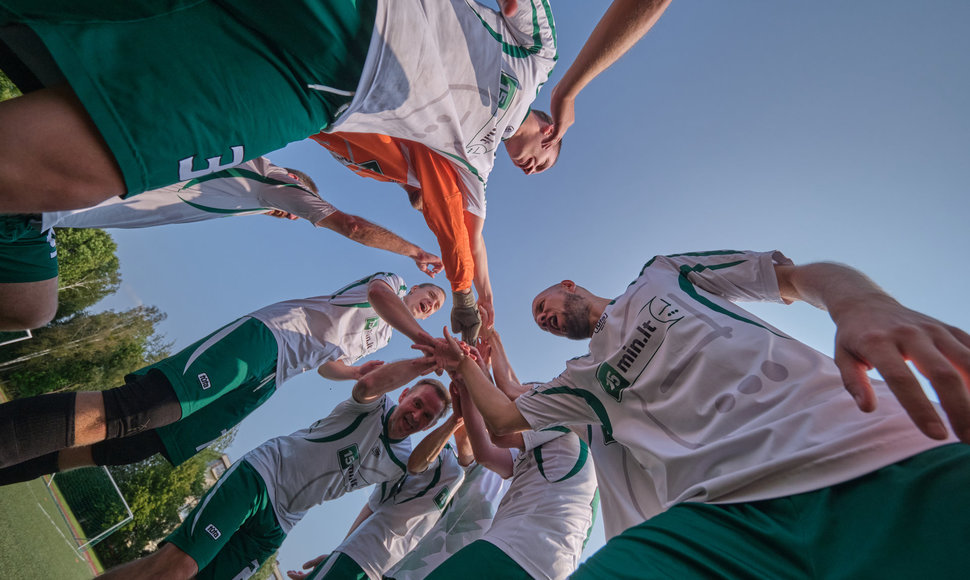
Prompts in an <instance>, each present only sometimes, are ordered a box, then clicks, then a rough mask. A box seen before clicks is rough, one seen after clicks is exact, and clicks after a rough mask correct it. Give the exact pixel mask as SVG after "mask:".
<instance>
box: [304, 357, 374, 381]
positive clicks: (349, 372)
mask: <svg viewBox="0 0 970 580" xmlns="http://www.w3.org/2000/svg"><path fill="white" fill-rule="evenodd" d="M382 364H384V361H382V360H369V361H367V362H365V363H363V364H361V365H356V366H354V365H349V364H347V363H345V362H344V361H342V360H332V361H328V362H325V363H323V364H322V365H320V367H319V368H318V369H317V373H318V374H319V375H320V376H321V377H323V378H325V379H330V380H331V381H350V380H354V381H356V380H357V379H359V378H361V377H362V376H364V375H366V374H367V373H369V372H371V371H372V370H374V369H376V368H377V367H379V366H381V365H382Z"/></svg>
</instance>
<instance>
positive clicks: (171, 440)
mask: <svg viewBox="0 0 970 580" xmlns="http://www.w3.org/2000/svg"><path fill="white" fill-rule="evenodd" d="M278 349H279V346H278V344H277V342H276V337H274V336H273V333H272V332H270V330H269V329H268V328H267V327H266V325H265V324H263V323H262V322H260V321H258V320H256V319H255V318H250V317H248V316H247V317H243V318H240V319H239V320H236V321H235V322H233V323H231V324H229V325H227V326H224V327H223V328H220V329H219V330H217V331H215V332H213V333H212V334H210V335H209V336H207V337H205V338H203V339H201V340H199V341H197V342H195V343H193V344H191V345H189V347H188V348H185V349H183V350H181V351H179V352H178V353H176V354H175V355H173V356H170V357H168V358H167V359H165V360H162V361H159V362H157V363H155V364H153V365H150V366H147V367H145V368H142V369H139V370H137V371H135V372H134V373H132V374H136V375H143V374H146V373H148V371H149V370H151V369H158V370H159V371H161V372H162V373H163V374H164V375H165V377H166V378H167V379H168V380H169V382H170V383H171V384H172V389H173V390H174V391H175V396H176V397H177V398H178V400H179V404H180V405H181V407H182V418H181V419H180V420H178V421H176V422H175V423H172V424H171V425H166V426H164V427H159V428H158V429H157V432H158V435H159V437H160V438H161V440H162V443H163V445H164V447H165V452H164V455H165V456H166V458H167V459H168V460H169V461H171V462H172V464H174V465H179V464H180V463H182V462H184V461H185V460H186V459H188V458H189V457H192V456H193V455H195V454H196V453H197V452H198V451H199V450H201V449H202V448H204V447H207V446H208V445H209V444H210V443H212V441H214V440H215V439H217V438H218V437H219V436H220V435H222V434H223V433H225V432H226V431H228V430H229V429H231V428H232V427H233V426H234V425H236V424H238V423H239V422H240V421H242V420H243V419H244V418H245V417H246V416H247V415H249V414H250V413H252V412H253V411H254V410H255V409H256V407H259V406H260V405H262V404H263V403H264V402H265V401H266V400H267V399H268V398H269V397H270V396H272V394H273V393H274V392H275V391H276V360H277V354H278Z"/></svg>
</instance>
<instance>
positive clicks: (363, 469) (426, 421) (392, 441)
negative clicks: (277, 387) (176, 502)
mask: <svg viewBox="0 0 970 580" xmlns="http://www.w3.org/2000/svg"><path fill="white" fill-rule="evenodd" d="M433 370H435V362H434V359H433V358H431V357H419V358H415V359H405V360H400V361H395V362H393V363H389V364H386V365H383V366H380V367H378V368H376V369H374V370H373V371H371V372H370V373H368V374H366V375H364V376H363V377H362V378H361V379H360V380H358V381H357V382H356V383H355V384H354V388H353V394H352V396H351V397H350V398H349V399H347V400H346V401H344V402H342V403H340V404H339V405H337V406H336V407H335V408H334V410H333V411H332V412H331V413H330V414H329V415H328V416H327V417H325V418H323V419H321V420H319V421H317V422H316V423H314V424H313V425H311V426H310V427H308V428H307V429H303V430H300V431H297V432H295V433H293V434H291V435H287V436H284V437H277V438H275V439H270V440H269V441H267V442H266V443H263V444H262V445H260V446H259V447H257V448H256V449H253V450H252V451H250V452H249V453H247V454H246V455H244V456H243V458H242V459H241V460H240V461H238V462H236V464H235V465H234V466H233V467H231V468H230V469H229V470H227V471H226V472H225V473H224V474H223V475H222V477H221V478H219V481H218V482H216V484H215V485H214V486H213V487H212V489H210V490H209V491H208V492H207V493H206V495H205V496H204V497H203V498H202V499H201V501H199V504H198V505H197V506H196V507H195V509H194V510H192V513H190V514H189V515H188V517H187V518H186V519H185V521H184V522H183V523H182V525H181V526H180V527H179V529H177V530H176V531H175V532H174V533H172V534H171V535H170V536H169V537H168V538H167V539H166V543H165V544H164V545H163V546H162V547H161V548H160V549H159V550H158V551H157V552H155V553H154V554H152V555H150V556H148V557H146V558H142V559H140V560H136V561H134V562H130V563H128V564H125V565H122V566H120V567H118V568H115V569H113V570H111V571H109V572H108V573H107V574H105V575H104V576H103V577H104V578H106V579H110V578H114V579H127V578H169V579H179V578H186V579H187V578H191V577H196V578H200V579H203V578H211V579H225V578H248V577H249V575H250V574H252V573H253V572H255V571H256V570H257V569H258V568H259V566H260V565H261V564H262V563H263V561H265V560H266V559H267V558H268V557H269V556H271V555H272V554H273V552H275V551H276V550H277V549H278V548H279V547H280V545H281V544H282V543H283V540H284V539H285V538H286V534H287V533H288V532H289V531H290V530H291V529H292V528H293V526H295V525H296V524H297V523H298V522H299V521H300V520H301V519H302V518H303V516H304V515H306V512H307V511H308V510H309V509H310V508H312V507H313V506H315V505H317V504H320V503H322V502H324V501H328V500H332V499H336V498H338V497H340V496H342V495H343V494H345V493H347V492H348V491H353V490H355V489H361V488H364V487H368V486H370V485H374V484H378V483H382V482H391V481H396V480H397V479H399V478H400V477H401V476H402V475H403V474H404V470H405V464H404V461H405V460H406V458H407V455H408V453H410V450H411V445H410V440H409V439H408V436H409V435H411V434H413V433H417V432H418V431H421V430H423V429H426V428H428V427H430V426H431V425H433V424H434V423H435V422H436V421H437V420H438V419H439V418H440V417H441V416H442V415H443V414H444V413H445V411H446V410H447V408H448V405H449V403H450V400H449V399H450V397H449V393H448V390H447V389H445V387H444V385H442V384H441V383H440V382H438V381H437V380H435V379H428V378H426V379H421V380H419V381H418V382H417V383H415V384H414V385H412V386H411V387H410V388H408V389H405V390H404V391H403V392H402V393H401V395H400V396H399V397H398V404H397V405H395V404H394V402H393V400H392V399H391V398H390V397H388V396H387V393H390V392H391V391H393V390H395V389H397V388H399V387H402V386H404V385H406V384H408V383H409V382H411V381H412V380H414V379H416V378H417V377H420V376H422V375H424V374H427V373H429V372H431V371H433Z"/></svg>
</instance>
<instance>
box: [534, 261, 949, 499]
mask: <svg viewBox="0 0 970 580" xmlns="http://www.w3.org/2000/svg"><path fill="white" fill-rule="evenodd" d="M790 263H791V261H790V260H788V258H786V257H785V256H783V255H782V254H781V253H779V252H767V253H750V252H736V251H718V252H706V253H691V254H679V255H675V256H658V257H656V258H654V259H652V260H650V261H649V262H648V263H647V264H646V266H644V268H643V270H642V271H641V272H640V276H639V277H638V278H637V279H636V280H635V281H634V282H633V283H632V284H631V285H630V286H629V287H628V288H627V290H626V292H624V294H623V295H621V296H620V297H618V298H616V299H615V300H614V301H613V302H612V303H611V304H610V305H609V306H607V308H606V310H605V311H604V313H603V316H602V318H601V319H600V320H599V322H598V323H597V325H596V327H595V328H594V333H593V338H592V340H591V341H590V343H589V353H588V354H586V355H585V356H582V357H579V358H576V359H573V360H572V361H570V362H568V363H567V366H566V370H565V371H564V372H563V373H562V374H561V375H560V376H559V377H557V378H556V379H554V380H553V381H551V382H549V383H547V384H545V385H541V386H539V387H537V388H535V389H534V390H532V391H531V392H529V393H527V394H525V395H523V396H521V397H519V398H518V399H517V400H516V405H517V406H518V408H519V410H520V411H521V412H522V415H523V416H524V417H525V418H526V420H527V421H528V422H529V424H530V425H531V426H532V427H533V428H535V429H542V428H547V427H550V426H554V425H570V424H577V425H582V424H587V423H592V424H602V425H603V427H604V428H605V429H606V431H607V432H608V433H610V434H611V435H612V437H613V438H615V439H616V440H617V441H618V442H619V443H621V444H623V445H625V446H626V447H627V448H628V449H629V450H630V452H631V453H632V454H633V455H634V457H635V458H636V460H637V462H638V463H639V464H640V465H641V466H642V467H643V469H644V470H645V471H646V472H647V474H648V477H649V478H650V480H651V481H652V482H653V483H652V487H651V488H650V489H649V490H647V491H648V492H649V493H653V494H655V496H656V497H655V501H656V502H657V503H659V505H660V506H662V507H663V509H667V508H669V507H670V506H672V505H674V504H677V503H679V502H684V501H693V502H716V503H729V502H742V501H756V500H762V499H770V498H777V497H782V496H788V495H791V494H796V493H801V492H806V491H811V490H816V489H820V488H823V487H827V486H830V485H834V484H837V483H840V482H843V481H846V480H849V479H852V478H854V477H858V476H861V475H863V474H866V473H869V472H871V471H874V470H876V469H879V468H881V467H884V466H886V465H889V464H890V463H894V462H896V461H899V460H901V459H904V458H907V457H910V456H912V455H915V454H917V453H919V452H921V451H924V450H926V449H929V448H932V447H935V446H937V445H941V444H944V443H946V442H943V441H933V440H931V439H929V438H927V437H925V436H923V435H921V434H920V432H919V431H918V430H917V429H916V427H915V426H914V425H913V424H912V422H911V421H910V419H909V417H908V416H907V415H906V414H905V413H904V412H903V409H902V408H901V406H900V405H899V403H898V402H897V400H896V398H895V397H894V396H893V395H892V393H891V392H890V391H889V389H888V388H887V387H886V385H885V383H883V382H882V381H878V380H873V387H874V388H875V390H876V393H877V396H878V398H879V402H878V408H877V410H876V411H874V412H872V413H861V412H860V411H859V410H858V408H857V407H856V405H855V403H854V402H853V400H852V397H851V396H850V395H849V394H848V393H847V392H846V390H845V388H844V387H843V385H842V379H841V376H840V374H839V371H838V368H837V367H836V366H835V363H834V361H833V360H832V359H831V358H829V357H827V356H825V355H823V354H821V353H819V352H817V351H815V350H813V349H812V348H810V347H808V346H807V345H805V344H802V343H800V342H798V341H797V340H795V339H793V338H791V337H790V336H788V335H786V334H785V333H783V332H781V331H780V330H778V329H776V328H774V327H772V326H771V325H769V324H768V323H766V322H764V321H762V320H760V319H758V318H757V317H755V316H754V315H752V314H751V313H749V312H747V311H745V310H743V309H741V308H740V307H738V306H737V305H735V304H734V303H733V302H731V301H732V300H762V301H769V302H782V298H781V296H780V294H779V290H778V281H777V279H776V277H775V271H774V265H775V264H790ZM953 440H954V439H951V440H950V441H953Z"/></svg>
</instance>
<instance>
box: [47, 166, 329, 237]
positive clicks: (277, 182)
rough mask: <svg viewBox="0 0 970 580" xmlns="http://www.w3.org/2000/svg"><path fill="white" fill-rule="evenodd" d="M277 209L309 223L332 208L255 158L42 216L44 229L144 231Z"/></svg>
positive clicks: (282, 172)
mask: <svg viewBox="0 0 970 580" xmlns="http://www.w3.org/2000/svg"><path fill="white" fill-rule="evenodd" d="M273 209H279V210H283V211H285V212H288V213H291V214H293V215H296V216H299V217H301V218H304V219H306V220H309V222H310V223H312V224H316V223H317V222H318V221H320V220H322V219H323V218H325V217H328V216H329V215H331V214H332V213H333V212H335V211H337V209H336V208H335V207H333V206H332V205H330V204H329V203H327V202H326V201H324V200H323V199H321V198H320V196H319V195H317V194H315V193H313V192H312V191H310V190H309V189H306V188H305V187H303V186H302V185H300V184H299V182H298V180H296V179H294V178H292V177H290V176H289V173H288V172H287V170H286V169H284V168H282V167H278V166H276V165H273V164H272V163H271V162H270V160H269V159H266V158H265V157H257V158H256V159H253V160H252V161H247V162H245V163H243V164H241V165H237V166H236V167H233V168H231V169H226V170H225V171H219V172H218V173H213V174H210V175H206V176H204V177H201V178H199V179H193V180H191V181H183V182H181V183H176V184H175V185H170V186H168V187H162V188H160V189H155V190H152V191H146V192H145V193H140V194H138V195H134V196H131V197H129V198H128V199H121V198H120V197H112V198H111V199H108V200H107V201H104V202H101V203H99V204H98V205H96V206H93V207H89V208H85V209H78V210H72V211H56V212H47V213H44V214H43V216H42V218H41V220H42V224H41V228H42V230H47V229H49V228H52V227H59V228H148V227H152V226H161V225H166V224H183V223H190V222H199V221H204V220H211V219H216V218H223V217H231V216H238V215H252V214H260V213H265V212H267V211H269V210H273Z"/></svg>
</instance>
